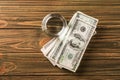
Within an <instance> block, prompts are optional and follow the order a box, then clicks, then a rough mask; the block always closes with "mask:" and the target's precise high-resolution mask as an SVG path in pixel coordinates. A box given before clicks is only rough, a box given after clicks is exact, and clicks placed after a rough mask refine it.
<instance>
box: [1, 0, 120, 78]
mask: <svg viewBox="0 0 120 80" xmlns="http://www.w3.org/2000/svg"><path fill="white" fill-rule="evenodd" d="M76 11H82V12H84V13H86V14H88V15H90V16H93V17H95V18H97V19H99V24H98V28H97V35H95V36H94V37H93V38H92V40H91V42H90V44H89V46H88V48H87V50H86V52H85V55H84V57H83V59H82V62H81V65H80V66H79V69H78V71H77V72H76V73H72V72H69V71H67V70H64V69H59V68H57V67H54V66H52V64H51V63H50V62H49V61H48V60H47V59H46V58H45V57H44V56H43V54H42V53H41V51H40V48H41V46H42V45H43V44H44V43H45V42H46V41H48V40H49V37H48V36H47V35H45V34H44V33H43V32H42V31H41V21H42V19H43V17H44V16H45V15H47V14H48V13H50V12H56V13H60V14H61V15H63V16H64V17H65V18H66V19H67V21H68V22H69V20H70V18H71V17H72V15H73V14H74V13H75V12H76ZM47 79H48V80H54V79H57V80H74V79H75V80H81V79H88V80H90V79H92V80H93V79H103V80H106V79H111V80H112V79H120V0H0V80H47Z"/></svg>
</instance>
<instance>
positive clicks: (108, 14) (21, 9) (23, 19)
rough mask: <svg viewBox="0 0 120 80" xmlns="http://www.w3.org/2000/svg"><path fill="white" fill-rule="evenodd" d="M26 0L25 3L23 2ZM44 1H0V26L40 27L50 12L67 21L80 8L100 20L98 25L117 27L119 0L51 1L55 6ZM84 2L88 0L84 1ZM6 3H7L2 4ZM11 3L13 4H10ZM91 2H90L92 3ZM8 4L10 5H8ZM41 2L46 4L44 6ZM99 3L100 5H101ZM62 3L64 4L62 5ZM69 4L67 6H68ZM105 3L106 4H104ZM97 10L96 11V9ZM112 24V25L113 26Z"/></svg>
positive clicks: (119, 12) (118, 21)
mask: <svg viewBox="0 0 120 80" xmlns="http://www.w3.org/2000/svg"><path fill="white" fill-rule="evenodd" d="M24 2H26V3H24ZM45 2H46V1H40V2H39V1H35V3H34V1H32V2H31V1H30V3H29V1H18V2H17V1H9V3H8V2H7V1H1V3H0V4H1V5H0V28H40V27H41V21H42V19H43V17H44V16H45V15H47V14H48V13H50V12H57V13H60V14H62V15H63V16H65V18H66V19H67V21H68V22H69V20H70V18H71V17H72V15H73V14H74V13H75V12H76V11H78V10H80V11H82V12H85V13H86V14H88V15H91V16H93V17H96V18H98V19H99V20H100V22H99V27H103V26H104V28H106V27H108V26H109V27H110V28H111V25H113V26H114V28H115V27H117V28H120V27H119V25H120V24H119V23H120V19H119V16H120V15H119V14H120V11H119V9H120V7H119V6H118V4H119V3H118V2H119V1H107V2H108V3H110V4H108V3H107V4H106V3H105V2H104V4H105V6H99V5H98V4H99V3H101V4H103V2H102V1H100V2H99V3H98V2H95V1H93V3H98V4H96V6H95V5H94V6H93V5H84V1H83V3H82V2H74V1H73V2H70V4H73V6H70V5H69V4H68V1H66V2H63V1H60V2H59V1H53V3H54V2H55V3H58V2H59V4H58V5H59V6H56V5H57V4H52V3H51V5H52V6H51V5H47V4H49V3H48V2H47V4H46V3H45ZM85 2H86V4H87V3H88V2H89V1H85ZM4 3H7V4H4ZM12 3H13V4H12ZM21 3H22V4H26V5H27V4H28V6H26V5H17V4H21ZM38 3H39V5H36V6H33V5H29V4H38ZM77 3H81V4H83V5H84V6H83V5H81V6H80V5H79V4H77ZM93 3H92V4H93ZM112 3H113V4H114V5H116V6H112V7H111V4H112ZM8 4H10V5H8ZM42 4H44V5H45V4H46V5H47V6H46V5H45V6H44V5H42ZM101 4H100V5H101ZM63 5H64V6H63ZM68 5H69V6H68ZM106 5H107V6H106ZM96 10H97V11H96ZM113 26H112V27H113Z"/></svg>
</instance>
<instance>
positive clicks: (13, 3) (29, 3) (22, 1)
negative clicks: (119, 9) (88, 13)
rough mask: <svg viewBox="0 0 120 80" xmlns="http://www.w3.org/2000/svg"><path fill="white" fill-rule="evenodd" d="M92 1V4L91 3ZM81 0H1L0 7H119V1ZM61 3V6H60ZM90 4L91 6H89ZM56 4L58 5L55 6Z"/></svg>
mask: <svg viewBox="0 0 120 80" xmlns="http://www.w3.org/2000/svg"><path fill="white" fill-rule="evenodd" d="M91 1H92V2H91ZM91 1H89V0H81V1H75V0H68V1H67V0H65V1H64V0H63V1H60V0H52V1H51V0H47V1H46V0H44V1H42V0H37V1H36V0H34V1H33V0H29V1H27V0H20V1H11V0H10V1H9V2H8V0H7V1H6V0H1V1H0V2H1V3H0V5H1V6H3V5H7V6H18V5H19V6H44V5H46V6H52V5H55V6H85V5H87V6H101V5H102V6H114V5H115V6H116V5H119V0H116V1H115V0H114V1H112V0H109V1H107V0H106V1H104V3H103V1H102V0H97V1H96V0H91ZM58 2H59V4H58ZM88 2H89V4H88ZM54 3H56V4H54Z"/></svg>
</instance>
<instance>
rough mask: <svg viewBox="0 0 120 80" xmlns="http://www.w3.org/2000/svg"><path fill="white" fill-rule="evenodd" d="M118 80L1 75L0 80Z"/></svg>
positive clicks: (110, 78)
mask: <svg viewBox="0 0 120 80" xmlns="http://www.w3.org/2000/svg"><path fill="white" fill-rule="evenodd" d="M21 79H22V80H56V79H57V80H81V79H83V80H88V79H89V80H94V79H103V80H106V79H109V80H119V79H120V76H95V75H94V76H2V77H0V80H21Z"/></svg>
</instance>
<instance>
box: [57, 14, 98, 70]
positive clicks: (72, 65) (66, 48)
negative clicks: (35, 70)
mask: <svg viewBox="0 0 120 80" xmlns="http://www.w3.org/2000/svg"><path fill="white" fill-rule="evenodd" d="M72 19H74V20H71V21H74V23H73V22H71V21H70V23H69V24H68V26H71V29H70V31H69V32H68V34H67V36H66V38H65V39H64V41H63V44H62V45H61V47H60V49H59V52H58V54H59V55H57V59H56V62H57V64H58V65H61V66H62V67H63V68H65V69H68V70H70V71H73V72H75V71H76V70H77V68H78V66H79V64H80V61H81V59H82V56H83V54H84V52H85V50H86V47H87V45H88V43H89V41H90V39H91V37H92V36H93V34H94V32H95V29H96V25H97V23H98V20H97V19H95V18H93V17H90V16H88V15H86V14H84V13H82V12H77V13H75V14H74V16H73V18H72Z"/></svg>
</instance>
